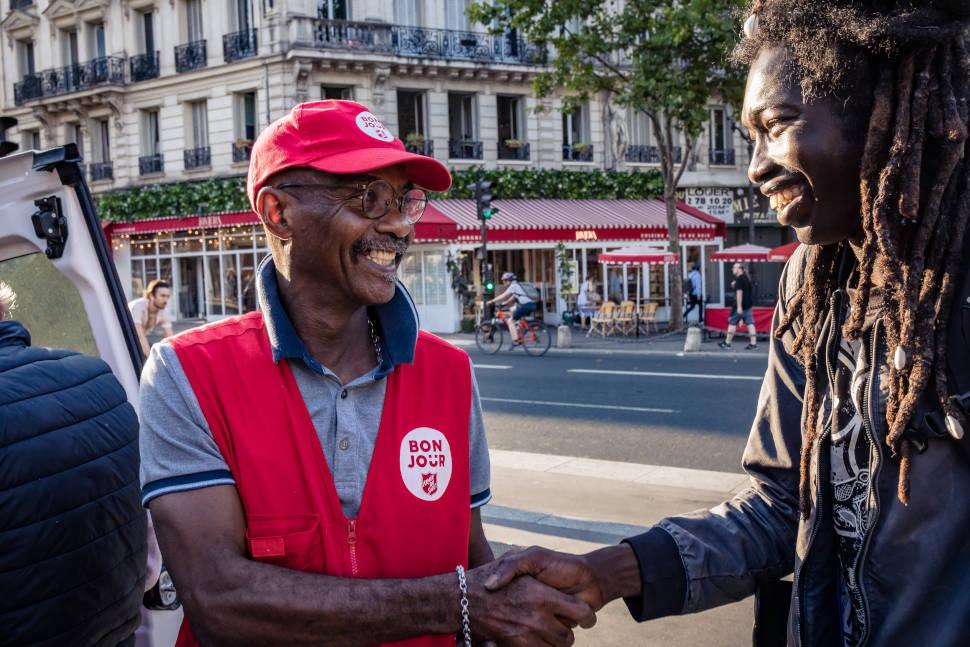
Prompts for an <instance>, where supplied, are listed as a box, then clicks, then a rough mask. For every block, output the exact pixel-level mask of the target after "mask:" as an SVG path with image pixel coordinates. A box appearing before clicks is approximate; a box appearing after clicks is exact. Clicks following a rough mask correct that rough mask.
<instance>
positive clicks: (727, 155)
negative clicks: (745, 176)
mask: <svg viewBox="0 0 970 647" xmlns="http://www.w3.org/2000/svg"><path fill="white" fill-rule="evenodd" d="M708 160H709V161H710V164H711V166H734V165H735V164H736V158H735V155H734V149H733V148H724V149H720V148H712V149H711V150H710V152H709V154H708Z"/></svg>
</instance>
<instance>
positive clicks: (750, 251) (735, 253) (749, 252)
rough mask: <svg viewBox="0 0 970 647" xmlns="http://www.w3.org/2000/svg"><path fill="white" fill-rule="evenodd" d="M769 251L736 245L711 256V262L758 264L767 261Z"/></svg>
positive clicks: (757, 246) (767, 249)
mask: <svg viewBox="0 0 970 647" xmlns="http://www.w3.org/2000/svg"><path fill="white" fill-rule="evenodd" d="M770 253H771V249H769V248H767V247H762V246H761V245H738V246H736V247H725V248H724V249H722V250H721V251H719V252H714V253H713V254H711V260H715V261H728V262H732V263H758V262H765V261H768V260H769V258H768V254H770Z"/></svg>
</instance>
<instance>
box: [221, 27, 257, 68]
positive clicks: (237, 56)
mask: <svg viewBox="0 0 970 647" xmlns="http://www.w3.org/2000/svg"><path fill="white" fill-rule="evenodd" d="M257 49H258V48H257V44H256V30H255V29H248V30H246V31H237V32H233V33H231V34H226V35H224V36H223V37H222V57H223V59H225V61H226V63H232V62H233V61H241V60H242V59H244V58H251V57H253V56H256V53H257Z"/></svg>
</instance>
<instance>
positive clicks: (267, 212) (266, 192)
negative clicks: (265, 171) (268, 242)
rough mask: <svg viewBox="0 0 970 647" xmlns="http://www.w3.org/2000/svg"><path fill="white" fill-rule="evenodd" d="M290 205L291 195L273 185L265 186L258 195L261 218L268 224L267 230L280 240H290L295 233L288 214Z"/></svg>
mask: <svg viewBox="0 0 970 647" xmlns="http://www.w3.org/2000/svg"><path fill="white" fill-rule="evenodd" d="M290 206H292V200H291V198H290V196H289V195H287V194H286V193H285V192H284V191H280V190H279V189H276V188H274V187H271V186H264V187H263V188H262V189H260V190H259V193H258V194H257V196H256V207H257V212H258V214H259V219H260V220H261V221H262V223H263V225H265V226H266V231H268V232H269V233H271V234H272V235H273V236H276V237H277V238H279V239H280V240H289V239H290V238H291V237H292V235H293V232H292V230H291V229H290V222H289V220H288V218H287V214H286V211H287V208H288V207H290Z"/></svg>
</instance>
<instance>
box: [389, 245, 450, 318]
mask: <svg viewBox="0 0 970 647" xmlns="http://www.w3.org/2000/svg"><path fill="white" fill-rule="evenodd" d="M400 272H401V282H402V283H404V286H405V287H406V288H407V289H408V292H410V293H411V297H412V298H413V299H414V303H415V304H416V305H419V306H443V305H446V304H447V303H448V289H449V288H448V272H447V267H446V261H445V254H444V252H408V253H407V255H405V257H404V260H403V261H402V262H401V270H400Z"/></svg>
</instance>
